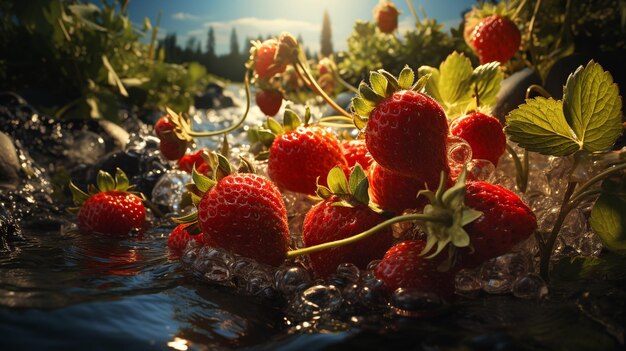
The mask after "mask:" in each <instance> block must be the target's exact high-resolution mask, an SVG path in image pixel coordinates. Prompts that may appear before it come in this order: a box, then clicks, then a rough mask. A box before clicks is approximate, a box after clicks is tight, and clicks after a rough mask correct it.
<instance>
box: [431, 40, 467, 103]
mask: <svg viewBox="0 0 626 351" xmlns="http://www.w3.org/2000/svg"><path fill="white" fill-rule="evenodd" d="M473 71H474V70H473V69H472V63H471V62H470V60H469V59H468V58H467V57H465V56H464V55H462V54H459V53H458V52H453V53H452V54H451V55H450V56H448V57H447V58H446V59H445V61H443V62H442V63H441V65H440V66H439V87H438V88H439V93H440V94H441V98H442V99H443V103H444V104H445V105H447V106H449V107H448V108H451V107H452V106H455V105H458V104H459V102H460V101H461V100H464V98H466V97H468V95H469V94H470V93H471V92H470V82H471V78H472V73H473Z"/></svg>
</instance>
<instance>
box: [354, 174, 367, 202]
mask: <svg viewBox="0 0 626 351" xmlns="http://www.w3.org/2000/svg"><path fill="white" fill-rule="evenodd" d="M352 196H354V198H355V199H356V201H358V202H360V203H362V204H366V205H368V204H369V202H370V196H369V181H368V180H367V177H366V178H363V179H361V181H360V182H359V183H358V184H357V186H356V188H355V189H354V191H353V192H352Z"/></svg>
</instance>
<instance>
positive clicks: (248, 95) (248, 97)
mask: <svg viewBox="0 0 626 351" xmlns="http://www.w3.org/2000/svg"><path fill="white" fill-rule="evenodd" d="M249 75H250V71H246V75H245V77H244V80H243V82H244V86H245V88H246V111H245V112H244V113H243V116H242V117H241V119H240V120H239V121H238V122H237V123H235V124H233V125H232V126H230V127H228V128H225V129H222V130H215V131H212V132H194V131H193V130H191V127H189V129H188V130H185V132H186V133H187V134H189V135H190V136H192V137H196V138H204V137H211V136H216V135H221V134H226V133H229V132H232V131H233V130H235V129H237V128H239V127H241V125H242V124H243V122H245V120H246V118H247V117H248V112H250V100H251V93H250V78H249Z"/></svg>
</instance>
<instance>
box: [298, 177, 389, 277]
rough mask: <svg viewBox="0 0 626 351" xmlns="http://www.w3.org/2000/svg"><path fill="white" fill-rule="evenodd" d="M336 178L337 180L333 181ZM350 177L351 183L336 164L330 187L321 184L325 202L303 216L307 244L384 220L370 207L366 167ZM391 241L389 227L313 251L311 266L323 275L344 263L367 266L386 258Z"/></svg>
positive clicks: (353, 232) (336, 237)
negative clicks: (373, 261) (337, 245)
mask: <svg viewBox="0 0 626 351" xmlns="http://www.w3.org/2000/svg"><path fill="white" fill-rule="evenodd" d="M333 177H334V178H335V179H337V180H336V181H333ZM350 178H351V179H350V182H348V180H347V179H346V176H345V174H344V173H343V170H342V169H341V168H340V167H335V168H333V169H332V170H331V171H330V172H329V175H328V179H327V182H328V183H329V184H330V188H326V187H324V186H320V187H318V194H319V195H320V196H322V197H323V198H324V201H322V202H320V203H319V204H317V205H315V206H314V207H312V208H311V209H310V210H309V212H308V213H307V214H306V217H305V218H304V225H303V227H302V238H303V240H304V246H305V247H310V246H315V245H319V244H323V243H326V242H330V241H335V240H340V239H345V238H348V237H351V236H353V235H356V234H359V233H361V232H363V231H366V230H368V229H370V228H372V227H374V226H376V225H377V224H379V223H381V222H384V221H385V217H383V216H382V215H380V214H378V213H376V212H374V211H373V210H372V209H371V208H369V207H368V205H369V197H368V196H367V192H368V191H367V177H366V176H365V173H364V172H363V169H362V168H361V167H359V166H355V168H354V170H353V171H352V174H351V175H350ZM361 183H363V184H361ZM346 190H348V191H347V193H346ZM335 194H337V195H335ZM392 241H393V234H392V230H391V227H388V228H386V229H384V230H382V231H380V232H378V233H376V234H375V235H373V236H370V237H368V238H366V239H363V240H360V241H358V242H356V243H354V244H348V245H345V246H341V247H336V248H332V249H328V250H324V251H320V252H315V253H312V254H310V257H311V266H312V268H313V270H314V271H315V273H316V274H317V275H318V276H321V277H325V276H328V275H330V274H331V273H333V272H335V270H336V269H337V266H338V265H339V264H341V263H344V262H349V263H353V264H355V265H356V266H358V267H359V268H362V269H365V268H366V267H367V264H368V263H369V262H371V261H372V260H375V259H379V258H381V257H383V255H384V254H385V251H386V250H387V249H388V248H389V247H390V246H391V243H392Z"/></svg>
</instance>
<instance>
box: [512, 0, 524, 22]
mask: <svg viewBox="0 0 626 351" xmlns="http://www.w3.org/2000/svg"><path fill="white" fill-rule="evenodd" d="M527 2H528V0H522V2H520V4H519V5H518V6H517V9H515V13H514V14H513V15H512V16H511V21H514V20H515V19H516V18H517V16H519V14H520V12H522V9H523V8H524V6H526V3H527Z"/></svg>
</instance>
